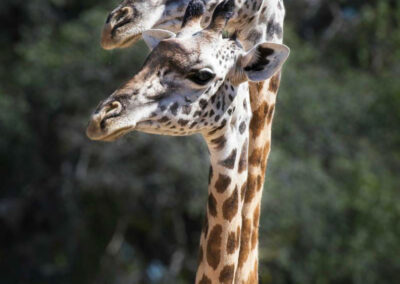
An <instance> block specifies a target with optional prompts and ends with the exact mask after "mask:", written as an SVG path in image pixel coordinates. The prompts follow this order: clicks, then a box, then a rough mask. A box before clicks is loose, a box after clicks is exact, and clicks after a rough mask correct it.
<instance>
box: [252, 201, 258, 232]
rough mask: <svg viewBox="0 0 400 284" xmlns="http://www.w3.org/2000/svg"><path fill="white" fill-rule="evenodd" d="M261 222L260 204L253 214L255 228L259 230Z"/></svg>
mask: <svg viewBox="0 0 400 284" xmlns="http://www.w3.org/2000/svg"><path fill="white" fill-rule="evenodd" d="M259 220H260V204H258V205H257V207H256V209H254V213H253V226H254V227H255V228H258V223H259Z"/></svg>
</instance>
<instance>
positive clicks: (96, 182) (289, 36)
mask: <svg viewBox="0 0 400 284" xmlns="http://www.w3.org/2000/svg"><path fill="white" fill-rule="evenodd" d="M116 4H117V2H116V1H111V0H105V1H102V2H101V3H99V1H94V0H87V1H77V0H32V1H23V0H3V1H1V2H0V27H1V29H2V30H1V33H0V62H1V68H0V80H1V81H0V82H1V83H0V133H1V139H0V170H1V180H2V183H1V191H0V231H1V234H0V275H1V280H0V282H1V283H5V284H8V283H10V284H11V283H12V284H26V283H29V284H43V283H49V284H50V283H51V284H64V283H65V284H67V283H76V284H78V283H85V284H87V283H96V284H101V283H104V284H109V283H115V284H117V283H118V284H119V283H124V284H125V283H191V282H192V281H193V277H194V273H195V269H196V258H197V246H198V241H199V234H200V230H201V223H202V218H203V214H204V212H203V211H204V208H205V198H206V194H205V189H206V186H207V182H206V180H207V168H208V157H207V154H206V147H205V145H204V143H203V142H202V139H201V137H199V136H194V137H189V138H172V137H161V136H151V135H145V134H140V133H132V134H130V135H128V136H127V137H126V138H123V139H122V140H120V141H118V142H116V143H114V144H104V143H94V142H90V141H88V140H87V138H86V137H85V134H84V133H85V126H86V122H87V120H88V118H89V115H90V113H91V111H92V110H93V109H94V108H95V106H96V104H97V103H98V102H99V101H100V100H101V99H103V98H105V97H106V96H108V95H109V94H110V93H111V92H112V91H113V90H115V89H116V88H117V87H118V86H119V85H120V84H122V83H123V82H124V81H126V80H127V79H128V78H130V77H131V76H133V75H134V74H135V72H136V71H137V70H138V68H140V66H141V64H142V62H143V61H144V58H145V56H146V53H147V49H146V48H145V47H144V45H143V44H142V43H141V44H139V45H137V46H135V47H133V48H129V49H126V50H117V51H111V52H110V51H108V52H107V51H103V50H102V49H101V48H100V45H99V36H100V35H99V34H100V30H101V27H102V24H103V22H104V20H105V17H106V14H107V13H108V12H109V11H110V10H111V9H112V8H113V7H115V6H116ZM285 4H286V7H287V21H286V27H285V33H286V34H285V41H286V43H287V44H288V45H289V46H290V47H291V49H292V54H291V57H290V60H289V61H288V62H287V64H286V65H285V68H284V76H283V80H282V87H281V90H280V93H279V98H278V105H277V111H276V116H275V124H274V131H273V148H272V154H271V158H270V163H269V166H268V171H267V180H266V185H265V193H264V199H263V212H262V216H261V224H260V229H261V232H260V242H261V243H260V281H261V283H274V284H280V283H304V284H308V283H317V284H325V283H340V284H342V283H350V284H369V283H397V282H398V281H400V276H399V272H400V257H399V256H400V222H399V219H400V191H399V189H400V175H399V173H400V132H399V129H400V128H399V125H400V80H399V79H398V75H399V74H400V48H399V46H400V28H399V24H400V3H399V1H396V0H393V1H392V0H380V1H373V0H366V1H361V0H355V1H354V0H353V1H348V0H330V1H329V0H314V1H309V0H297V1H294V0H292V1H289V0H287V1H285Z"/></svg>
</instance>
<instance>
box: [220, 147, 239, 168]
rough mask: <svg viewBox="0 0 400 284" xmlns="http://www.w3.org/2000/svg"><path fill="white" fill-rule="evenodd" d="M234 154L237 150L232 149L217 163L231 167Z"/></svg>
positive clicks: (234, 157)
mask: <svg viewBox="0 0 400 284" xmlns="http://www.w3.org/2000/svg"><path fill="white" fill-rule="evenodd" d="M236 154H237V150H236V149H233V150H232V152H231V154H230V155H229V156H228V157H227V158H226V159H225V160H223V161H220V162H219V164H220V165H221V166H224V167H226V168H228V169H233V168H234V167H235V161H236Z"/></svg>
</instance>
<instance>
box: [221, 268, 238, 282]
mask: <svg viewBox="0 0 400 284" xmlns="http://www.w3.org/2000/svg"><path fill="white" fill-rule="evenodd" d="M234 272H235V265H233V264H232V265H225V266H224V268H222V270H221V273H220V274H219V283H223V284H230V283H232V282H233V275H234Z"/></svg>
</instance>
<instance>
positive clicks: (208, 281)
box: [199, 275, 212, 284]
mask: <svg viewBox="0 0 400 284" xmlns="http://www.w3.org/2000/svg"><path fill="white" fill-rule="evenodd" d="M199 284H212V282H211V279H210V278H208V277H207V276H205V275H203V277H202V278H201V280H200V282H199Z"/></svg>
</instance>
